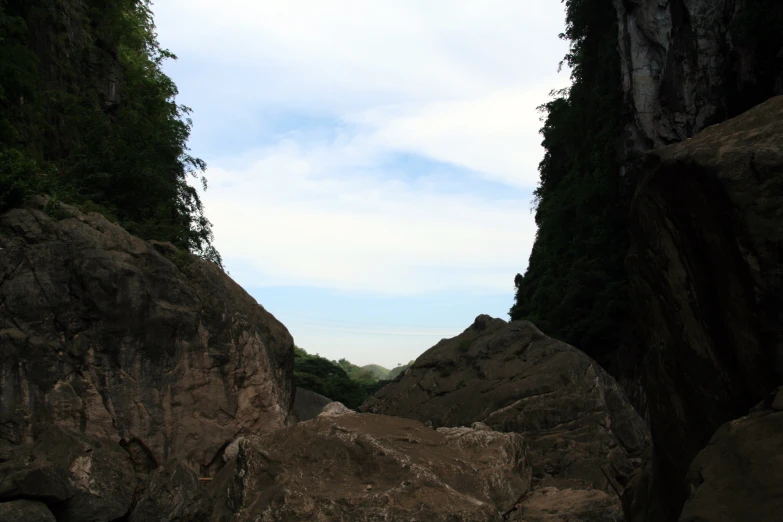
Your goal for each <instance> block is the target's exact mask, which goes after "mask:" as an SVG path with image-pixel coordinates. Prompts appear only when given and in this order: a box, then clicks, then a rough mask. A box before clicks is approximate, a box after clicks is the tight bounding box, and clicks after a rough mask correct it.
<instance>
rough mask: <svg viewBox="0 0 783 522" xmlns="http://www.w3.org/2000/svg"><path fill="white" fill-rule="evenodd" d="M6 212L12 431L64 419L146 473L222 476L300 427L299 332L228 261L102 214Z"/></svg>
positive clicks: (6, 422)
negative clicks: (248, 436)
mask: <svg viewBox="0 0 783 522" xmlns="http://www.w3.org/2000/svg"><path fill="white" fill-rule="evenodd" d="M44 204H45V199H44V198H36V199H34V200H33V202H32V203H31V207H30V208H25V209H14V210H11V211H8V212H6V213H4V214H2V215H0V248H3V255H2V256H0V382H2V383H3V384H2V386H3V387H2V393H0V412H2V414H0V434H1V436H0V438H4V439H6V440H8V441H10V442H13V443H21V442H23V441H27V440H30V439H34V438H35V437H36V434H37V433H41V432H45V431H46V430H48V429H49V428H50V427H51V426H60V427H63V428H67V429H70V430H73V431H79V432H82V433H85V434H87V435H90V436H94V437H96V438H98V439H109V440H114V441H117V442H121V443H122V444H123V445H124V446H125V447H126V449H127V450H128V451H129V452H130V454H131V455H132V457H133V459H134V463H135V466H136V469H137V470H138V471H139V472H141V473H149V472H151V471H152V470H154V469H156V468H157V467H158V466H159V465H162V464H164V463H166V462H170V461H177V462H183V463H185V464H186V465H187V466H188V467H190V468H191V469H193V470H195V471H199V472H206V473H212V472H214V470H215V469H216V468H217V467H219V466H220V465H222V459H221V458H220V455H221V454H222V450H223V448H224V447H225V445H226V444H227V443H229V442H231V441H232V440H234V439H236V438H237V437H238V436H240V435H242V434H245V433H255V432H259V431H263V430H265V429H272V428H276V427H280V426H284V425H286V423H288V422H290V419H289V413H290V407H291V402H292V399H293V386H292V384H293V383H292V371H293V351H292V347H293V340H292V338H291V335H290V334H289V333H288V331H287V330H286V328H285V327H284V326H283V325H282V324H281V323H280V322H278V321H277V320H276V319H275V318H274V317H273V316H272V315H271V314H269V313H268V312H267V311H266V310H264V309H263V308H262V307H261V306H259V305H258V303H256V301H255V300H254V299H253V298H252V297H251V296H250V295H248V294H247V293H246V292H245V291H244V290H242V289H241V288H240V287H239V286H238V285H237V284H236V283H235V282H234V281H232V280H231V279H230V278H229V277H228V276H227V275H226V274H225V273H223V272H222V271H221V270H220V269H219V268H218V267H217V266H215V265H214V264H212V263H208V262H205V261H202V260H199V259H197V258H196V257H195V256H192V255H190V254H184V253H177V251H176V249H174V247H173V246H172V245H170V244H164V243H156V242H151V243H150V242H146V241H142V240H141V239H139V238H137V237H134V236H132V235H130V234H129V233H128V232H126V231H125V230H124V229H122V228H120V227H119V226H117V225H115V224H113V223H111V222H109V221H108V220H106V219H104V218H103V217H102V216H100V215H99V214H95V213H91V214H87V215H85V214H82V213H80V212H79V211H78V210H76V209H74V208H68V209H67V214H69V215H71V216H72V217H70V218H66V219H61V220H55V219H53V218H51V217H50V216H48V215H47V214H45V213H44V212H42V211H41V210H40V209H41V208H42V207H43V205H44Z"/></svg>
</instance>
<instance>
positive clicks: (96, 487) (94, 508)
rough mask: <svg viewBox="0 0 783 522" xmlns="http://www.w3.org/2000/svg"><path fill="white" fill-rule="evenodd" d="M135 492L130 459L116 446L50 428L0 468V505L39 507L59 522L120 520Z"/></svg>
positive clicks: (18, 448) (20, 448)
mask: <svg viewBox="0 0 783 522" xmlns="http://www.w3.org/2000/svg"><path fill="white" fill-rule="evenodd" d="M135 489H136V476H135V474H134V470H133V465H132V463H131V460H130V457H129V456H128V454H127V452H125V451H124V450H123V449H122V448H121V447H120V446H119V445H118V444H116V443H113V442H110V441H97V440H95V439H92V438H89V437H86V436H84V435H81V434H78V433H73V432H68V431H64V430H60V429H57V428H55V427H50V428H49V430H47V431H46V432H45V433H42V434H41V435H40V436H39V437H38V442H37V443H36V444H35V445H33V446H32V447H27V446H20V447H17V448H16V449H15V451H14V456H13V458H11V459H10V460H8V461H6V462H3V463H1V464H0V502H3V501H5V500H13V499H26V500H37V501H40V502H44V503H46V504H47V505H49V507H50V509H51V510H52V511H53V512H56V513H57V520H58V521H61V522H109V521H112V520H116V519H119V518H120V517H123V516H125V515H127V513H128V511H129V510H130V506H131V502H132V500H133V493H134V491H135Z"/></svg>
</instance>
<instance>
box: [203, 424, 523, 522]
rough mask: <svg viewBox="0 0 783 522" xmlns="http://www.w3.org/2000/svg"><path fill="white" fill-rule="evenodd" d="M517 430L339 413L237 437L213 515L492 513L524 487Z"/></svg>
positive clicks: (442, 516)
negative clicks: (435, 426) (236, 447)
mask: <svg viewBox="0 0 783 522" xmlns="http://www.w3.org/2000/svg"><path fill="white" fill-rule="evenodd" d="M530 474H531V470H530V464H529V461H528V451H527V447H526V445H525V443H524V440H523V438H522V437H521V436H520V435H518V434H515V433H498V432H494V431H487V430H474V429H471V428H441V429H438V430H433V429H430V428H428V427H426V426H424V425H423V424H421V423H420V422H417V421H413V420H409V419H401V418H395V417H387V416H382V415H371V414H356V413H343V414H339V413H338V412H337V411H336V410H335V411H334V412H333V413H332V414H331V415H320V416H318V417H316V418H315V419H312V420H309V421H306V422H301V423H299V424H296V425H295V426H291V427H288V428H284V429H281V430H277V431H275V432H272V433H267V434H264V435H259V436H251V437H248V438H246V439H244V440H242V441H241V442H240V444H239V451H238V453H237V457H236V459H235V460H232V461H231V462H230V463H229V464H227V465H226V467H225V468H224V469H223V470H221V471H220V473H218V475H217V477H216V478H215V480H214V481H213V482H212V483H211V484H210V486H209V488H210V491H211V493H212V495H213V498H215V502H216V511H215V515H214V518H213V520H214V521H220V522H224V521H225V522H228V521H232V522H244V521H248V522H249V521H259V522H261V521H298V520H311V521H319V522H331V521H346V522H347V521H380V520H383V521H387V522H394V521H399V522H403V521H404V522H409V521H416V520H418V521H428V522H429V521H432V522H437V521H443V522H446V521H452V520H460V521H465V522H470V521H476V522H488V521H501V520H503V519H504V518H503V516H504V514H506V513H508V512H510V511H511V510H512V509H513V508H514V506H515V504H516V503H517V502H518V501H519V499H520V498H521V497H522V496H523V495H525V494H526V493H527V492H528V489H529V487H530Z"/></svg>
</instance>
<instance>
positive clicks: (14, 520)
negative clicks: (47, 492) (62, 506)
mask: <svg viewBox="0 0 783 522" xmlns="http://www.w3.org/2000/svg"><path fill="white" fill-rule="evenodd" d="M0 522H55V518H54V515H52V512H51V511H49V508H47V507H46V504H44V503H43V502H35V501H32V500H14V501H12V502H0Z"/></svg>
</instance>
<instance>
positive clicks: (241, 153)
mask: <svg viewBox="0 0 783 522" xmlns="http://www.w3.org/2000/svg"><path fill="white" fill-rule="evenodd" d="M534 6H535V7H534ZM153 9H154V11H155V15H156V17H155V18H156V24H157V27H158V36H159V40H160V42H161V44H162V45H163V46H164V47H167V48H169V49H171V50H172V51H173V52H174V53H175V54H177V56H178V57H179V60H178V61H169V62H168V63H167V64H166V66H165V71H166V72H167V73H168V74H169V75H170V76H171V77H172V78H173V79H174V81H175V82H176V83H177V86H178V87H179V91H180V95H179V97H178V101H179V102H180V103H183V104H185V105H187V106H189V107H191V108H192V109H193V114H192V118H193V120H194V129H193V133H192V136H191V141H190V147H191V149H192V153H193V154H194V155H196V156H198V157H201V158H202V159H204V160H205V161H206V162H207V164H208V170H207V179H208V180H209V189H208V190H207V191H206V192H205V193H203V194H202V198H203V201H204V203H205V206H206V210H207V215H208V217H209V218H210V219H211V221H212V222H213V224H214V232H215V244H216V246H217V248H218V249H219V250H220V251H221V253H222V255H223V258H224V261H225V264H226V266H227V269H228V270H229V272H230V274H231V276H232V277H233V278H234V279H235V280H236V281H237V282H238V283H240V284H241V285H242V286H243V287H244V288H245V289H246V290H247V291H248V292H250V294H252V295H253V296H254V297H255V298H256V299H257V300H258V302H259V303H261V304H262V305H263V306H264V307H265V308H266V309H267V310H269V311H270V312H271V313H273V314H274V315H275V316H276V317H277V318H278V319H280V320H281V321H282V322H283V323H284V324H285V325H286V326H287V327H288V329H289V330H290V331H291V333H292V335H293V336H294V339H295V341H296V343H297V344H298V345H299V346H302V347H304V348H305V349H307V350H308V351H310V352H312V353H319V354H321V355H322V356H325V357H328V358H330V359H339V358H342V357H345V358H347V359H349V360H351V361H352V362H354V363H356V364H369V363H378V364H382V365H384V366H387V367H393V366H395V365H397V364H398V363H405V362H407V361H409V360H411V359H414V358H416V357H417V356H418V355H419V354H421V353H422V352H424V351H425V350H427V349H428V348H430V347H431V346H432V345H434V344H435V343H436V342H437V341H439V340H440V339H441V338H444V337H451V336H454V335H456V334H458V333H459V332H461V331H462V330H464V329H465V328H466V327H468V326H469V325H470V324H471V322H472V321H473V319H474V318H475V317H476V316H477V315H479V314H482V313H487V314H490V315H493V316H496V317H502V318H503V319H507V318H508V315H507V313H508V310H509V308H510V307H511V305H512V303H513V290H514V288H513V279H514V275H515V274H516V273H518V272H524V270H525V267H526V265H527V258H528V256H529V254H530V248H531V246H532V243H533V239H534V238H535V223H534V221H533V215H532V214H531V213H530V207H531V199H532V191H533V189H534V188H535V186H536V183H537V181H538V172H537V165H538V163H539V161H540V160H541V157H542V155H543V150H542V149H541V147H540V142H541V136H540V135H539V134H538V129H539V127H540V126H541V122H540V121H539V114H538V113H537V112H536V107H537V106H538V105H540V104H542V103H545V102H546V101H547V100H548V99H549V96H548V93H549V92H550V91H551V90H553V89H558V88H561V87H564V86H566V85H567V84H568V71H566V70H564V71H563V72H560V73H558V72H557V66H558V63H559V61H560V60H561V59H562V57H563V55H564V54H565V53H566V51H567V44H566V43H565V42H563V41H561V40H559V39H558V37H557V35H558V34H559V33H560V32H562V31H563V22H564V11H563V6H562V4H561V3H560V2H559V1H558V0H548V1H546V2H544V1H538V2H531V1H530V0H528V1H524V2H523V1H519V0H485V1H482V2H476V1H473V0H464V1H459V0H451V1H441V0H430V1H427V2H422V1H420V0H415V1H413V0H394V1H381V0H377V1H376V0H373V1H368V0H363V1H359V0H331V1H330V2H322V1H314V0H313V1H310V0H308V1H304V0H280V1H277V0H275V1H272V0H261V1H260V0H223V1H221V2H216V1H214V0H211V1H208V0H166V1H165V2H164V1H162V0H159V2H158V3H157V4H155V5H154V7H153Z"/></svg>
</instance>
